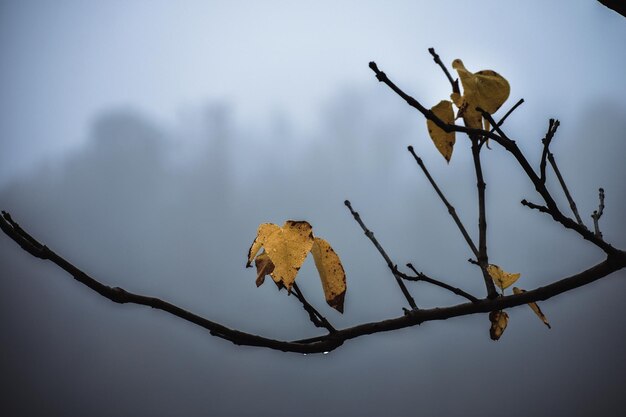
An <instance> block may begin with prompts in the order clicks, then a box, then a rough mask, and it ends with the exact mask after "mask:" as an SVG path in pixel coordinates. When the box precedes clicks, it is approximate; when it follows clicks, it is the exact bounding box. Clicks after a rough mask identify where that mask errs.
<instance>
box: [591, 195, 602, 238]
mask: <svg viewBox="0 0 626 417" xmlns="http://www.w3.org/2000/svg"><path fill="white" fill-rule="evenodd" d="M598 199H599V200H600V203H599V205H598V209H597V210H594V211H593V214H592V215H591V218H592V219H593V228H594V230H595V234H596V236H597V237H598V238H600V239H602V232H600V225H599V224H598V221H599V220H600V217H602V213H604V188H600V189H599V190H598Z"/></svg>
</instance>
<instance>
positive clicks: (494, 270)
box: [487, 264, 521, 290]
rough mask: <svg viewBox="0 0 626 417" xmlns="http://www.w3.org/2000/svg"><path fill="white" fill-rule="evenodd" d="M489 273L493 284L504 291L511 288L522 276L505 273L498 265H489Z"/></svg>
mask: <svg viewBox="0 0 626 417" xmlns="http://www.w3.org/2000/svg"><path fill="white" fill-rule="evenodd" d="M487 272H488V273H489V276H491V279H493V282H494V283H495V284H496V285H497V286H498V287H500V288H501V289H502V290H504V289H506V288H509V287H510V286H511V285H512V284H513V283H514V282H515V281H517V280H518V279H519V277H520V276H521V274H519V273H517V274H511V273H508V272H505V271H503V270H502V269H501V268H500V267H499V266H498V265H493V264H489V266H487Z"/></svg>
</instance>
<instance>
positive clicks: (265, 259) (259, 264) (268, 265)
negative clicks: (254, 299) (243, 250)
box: [254, 251, 274, 287]
mask: <svg viewBox="0 0 626 417" xmlns="http://www.w3.org/2000/svg"><path fill="white" fill-rule="evenodd" d="M254 265H255V266H256V286H257V287H260V286H261V285H262V284H263V282H264V281H265V276H266V275H270V274H271V273H272V272H273V271H274V264H273V263H272V260H271V259H270V257H269V256H268V255H267V253H265V251H263V252H261V254H260V255H259V256H257V257H256V259H255V260H254Z"/></svg>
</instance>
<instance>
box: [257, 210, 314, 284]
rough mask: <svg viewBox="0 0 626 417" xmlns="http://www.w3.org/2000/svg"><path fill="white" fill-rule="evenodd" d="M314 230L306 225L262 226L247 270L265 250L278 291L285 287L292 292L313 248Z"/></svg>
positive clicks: (292, 223) (270, 224) (289, 221)
mask: <svg viewBox="0 0 626 417" xmlns="http://www.w3.org/2000/svg"><path fill="white" fill-rule="evenodd" d="M312 230H313V228H312V227H311V225H310V224H309V223H307V222H305V221H294V220H287V221H286V222H285V224H284V225H283V227H279V226H277V225H275V224H273V223H264V224H262V225H260V226H259V229H258V231H257V237H256V239H254V242H253V243H252V246H250V250H249V251H248V264H247V266H250V264H251V263H252V260H253V259H254V257H255V256H256V254H257V252H258V251H259V250H260V249H261V248H264V249H265V252H264V254H266V255H267V256H268V257H269V260H270V261H271V262H272V264H273V265H274V269H273V271H272V272H271V276H272V279H273V280H274V282H275V283H276V284H277V285H278V286H279V288H281V287H282V286H284V287H285V288H287V291H289V292H291V286H292V285H293V282H294V281H295V279H296V275H297V274H298V271H299V270H300V267H301V266H302V263H303V262H304V260H305V259H306V256H307V254H308V253H309V251H310V250H311V247H312V246H313V233H312ZM262 255H263V254H261V255H259V257H260V256H262ZM257 282H258V277H257Z"/></svg>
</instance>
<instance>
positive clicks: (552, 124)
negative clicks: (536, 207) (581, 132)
mask: <svg viewBox="0 0 626 417" xmlns="http://www.w3.org/2000/svg"><path fill="white" fill-rule="evenodd" d="M559 125H560V122H559V121H558V120H556V121H555V120H554V119H550V121H549V122H548V131H547V132H546V136H545V137H544V138H543V139H541V143H543V152H542V154H541V162H540V163H539V172H540V174H541V177H540V178H541V182H542V183H543V184H545V183H546V158H547V157H548V154H549V153H550V143H551V142H552V138H554V134H555V133H556V130H557V129H558V128H559Z"/></svg>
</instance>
